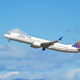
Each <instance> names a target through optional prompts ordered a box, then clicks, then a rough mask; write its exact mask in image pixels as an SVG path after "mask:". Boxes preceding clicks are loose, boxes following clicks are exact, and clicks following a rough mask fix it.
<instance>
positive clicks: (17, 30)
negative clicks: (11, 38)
mask: <svg viewBox="0 0 80 80" xmlns="http://www.w3.org/2000/svg"><path fill="white" fill-rule="evenodd" d="M8 32H9V33H20V34H26V33H25V32H23V31H22V30H20V29H18V28H15V29H12V30H9V31H8Z"/></svg>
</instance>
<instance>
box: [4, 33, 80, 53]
mask: <svg viewBox="0 0 80 80" xmlns="http://www.w3.org/2000/svg"><path fill="white" fill-rule="evenodd" d="M3 36H4V37H5V38H7V39H8V40H9V41H11V40H14V41H18V42H22V43H26V44H29V45H30V47H32V48H42V50H43V51H45V50H46V49H51V50H56V51H60V52H68V53H78V52H80V41H78V42H77V43H75V44H73V45H71V44H69V45H68V44H67V45H65V44H61V43H60V41H61V40H62V38H63V37H60V38H59V39H58V40H55V41H48V40H44V39H40V38H36V37H31V36H29V35H28V34H21V33H13V32H8V33H6V34H4V35H3Z"/></svg>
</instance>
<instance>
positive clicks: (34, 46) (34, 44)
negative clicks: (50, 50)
mask: <svg viewBox="0 0 80 80" xmlns="http://www.w3.org/2000/svg"><path fill="white" fill-rule="evenodd" d="M31 47H32V48H40V47H41V43H39V42H34V43H33V44H31Z"/></svg>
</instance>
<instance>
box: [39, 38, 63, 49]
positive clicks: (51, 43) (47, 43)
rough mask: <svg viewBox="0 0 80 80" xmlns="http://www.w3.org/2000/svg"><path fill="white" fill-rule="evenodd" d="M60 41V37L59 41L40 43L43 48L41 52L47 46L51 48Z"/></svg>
mask: <svg viewBox="0 0 80 80" xmlns="http://www.w3.org/2000/svg"><path fill="white" fill-rule="evenodd" d="M61 39H62V37H60V38H59V40H56V41H52V42H46V43H41V47H42V48H43V50H45V49H46V48H48V47H49V46H51V45H53V44H55V43H58V42H60V41H61Z"/></svg>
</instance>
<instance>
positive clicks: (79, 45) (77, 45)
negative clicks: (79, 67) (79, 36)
mask: <svg viewBox="0 0 80 80" xmlns="http://www.w3.org/2000/svg"><path fill="white" fill-rule="evenodd" d="M72 47H76V48H80V41H78V42H77V43H75V44H74V45H72Z"/></svg>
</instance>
